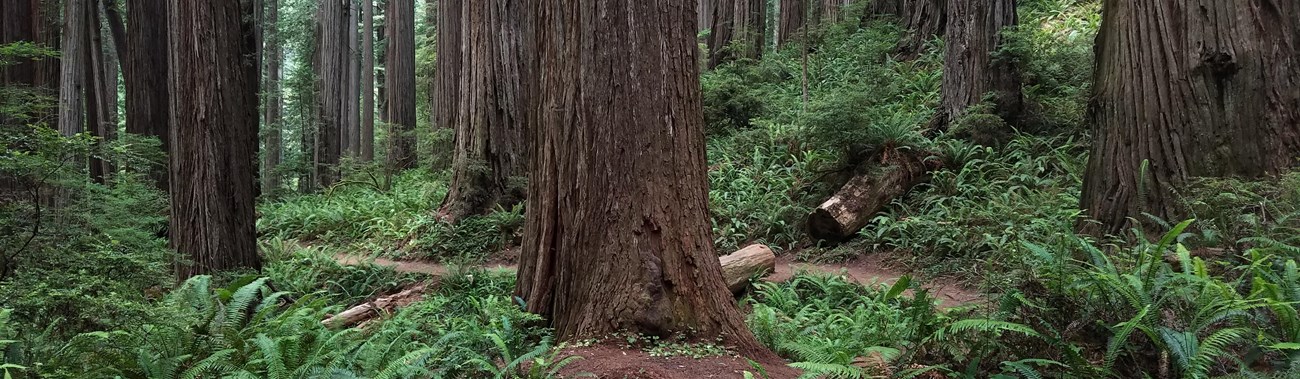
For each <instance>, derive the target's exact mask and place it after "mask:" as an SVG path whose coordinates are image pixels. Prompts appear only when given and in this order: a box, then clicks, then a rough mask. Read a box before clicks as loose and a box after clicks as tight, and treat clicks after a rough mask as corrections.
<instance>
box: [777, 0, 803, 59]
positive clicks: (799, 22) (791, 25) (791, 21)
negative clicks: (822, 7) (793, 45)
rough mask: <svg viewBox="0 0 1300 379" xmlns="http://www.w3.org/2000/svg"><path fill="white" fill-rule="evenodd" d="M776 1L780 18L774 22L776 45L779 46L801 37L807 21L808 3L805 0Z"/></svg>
mask: <svg viewBox="0 0 1300 379" xmlns="http://www.w3.org/2000/svg"><path fill="white" fill-rule="evenodd" d="M777 1H779V2H780V5H779V7H780V11H779V12H778V13H779V17H780V18H781V19H780V21H778V22H777V24H776V46H777V47H778V48H779V47H783V46H785V45H786V44H788V43H790V42H792V41H797V40H798V39H799V38H801V36H802V35H801V33H803V28H804V25H805V24H806V23H807V16H808V4H807V2H806V1H805V0H777Z"/></svg>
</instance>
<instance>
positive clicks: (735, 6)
mask: <svg viewBox="0 0 1300 379" xmlns="http://www.w3.org/2000/svg"><path fill="white" fill-rule="evenodd" d="M715 1H717V3H716V4H714V6H713V17H712V21H711V22H710V23H709V24H710V26H711V27H712V28H713V29H712V31H713V32H712V33H711V34H709V67H710V68H713V67H717V66H718V65H719V64H722V63H723V62H727V61H731V60H735V59H738V58H748V59H758V58H761V57H762V55H763V45H764V43H765V38H764V37H765V33H764V28H766V25H767V2H766V1H763V0H715Z"/></svg>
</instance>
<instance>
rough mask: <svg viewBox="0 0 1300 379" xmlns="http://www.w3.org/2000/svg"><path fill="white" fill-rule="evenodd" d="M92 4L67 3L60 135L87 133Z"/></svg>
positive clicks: (70, 0)
mask: <svg viewBox="0 0 1300 379" xmlns="http://www.w3.org/2000/svg"><path fill="white" fill-rule="evenodd" d="M88 1H89V0H66V1H64V10H63V54H62V59H61V60H62V62H61V69H60V71H59V132H60V133H62V134H63V135H64V136H68V137H71V136H74V135H76V134H77V133H81V132H83V131H85V130H86V118H85V113H84V111H85V91H86V75H85V70H86V68H88V67H90V64H89V62H87V59H86V56H87V54H86V51H87V49H89V48H90V47H89V46H88V45H89V44H90V38H88V37H87V36H88V34H87V33H89V32H90V31H89V30H88V29H89V28H87V27H86V17H87V16H88V14H87V12H86V10H87V9H88V8H87V7H86V4H87V2H88Z"/></svg>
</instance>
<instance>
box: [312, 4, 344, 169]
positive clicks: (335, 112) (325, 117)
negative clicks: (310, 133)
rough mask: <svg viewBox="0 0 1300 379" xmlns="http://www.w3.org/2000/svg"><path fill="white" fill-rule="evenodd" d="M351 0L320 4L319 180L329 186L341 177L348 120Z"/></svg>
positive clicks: (317, 154) (318, 48)
mask: <svg viewBox="0 0 1300 379" xmlns="http://www.w3.org/2000/svg"><path fill="white" fill-rule="evenodd" d="M348 10H349V7H348V0H324V1H321V2H320V4H319V5H318V8H317V13H316V25H317V30H318V31H319V34H318V35H317V38H316V40H317V44H316V83H317V91H316V98H317V105H316V106H317V111H318V113H319V116H317V122H319V124H317V125H319V127H318V128H317V130H316V138H317V140H316V167H315V172H316V182H317V186H319V187H321V188H328V187H330V186H332V185H334V183H335V182H337V181H338V180H339V171H338V170H339V167H338V166H339V157H340V156H341V155H342V149H343V141H344V140H345V138H344V135H343V130H344V128H345V127H346V126H345V125H344V124H346V123H347V121H348V118H347V109H348V107H347V101H346V100H345V99H346V98H347V96H345V94H346V93H347V91H348V85H347V84H348V67H349V64H348V52H347V47H348V30H350V28H348V27H347V24H348Z"/></svg>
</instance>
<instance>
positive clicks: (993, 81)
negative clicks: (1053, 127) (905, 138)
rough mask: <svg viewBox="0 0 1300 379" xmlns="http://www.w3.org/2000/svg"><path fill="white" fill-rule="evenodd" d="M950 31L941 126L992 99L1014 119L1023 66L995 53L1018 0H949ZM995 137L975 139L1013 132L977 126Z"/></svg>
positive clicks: (1000, 113) (938, 119)
mask: <svg viewBox="0 0 1300 379" xmlns="http://www.w3.org/2000/svg"><path fill="white" fill-rule="evenodd" d="M947 19H948V21H949V22H948V31H947V40H946V41H945V44H944V46H945V49H946V50H945V52H944V62H943V104H942V106H941V108H940V109H939V112H938V114H937V115H936V120H935V121H936V122H937V125H936V126H938V127H939V128H946V127H947V125H948V124H949V123H951V122H955V121H957V120H959V119H961V117H962V116H964V115H965V113H966V109H967V108H969V107H971V106H974V105H978V104H980V103H982V102H984V99H985V95H989V99H990V100H991V102H992V104H993V109H992V110H993V114H996V115H998V116H1000V117H1001V118H1002V120H1003V121H1005V122H1007V123H1008V124H1011V125H1016V124H1017V123H1018V121H1019V118H1020V112H1021V109H1022V108H1023V104H1024V96H1023V95H1022V93H1021V91H1020V70H1019V68H1018V67H1016V64H1015V62H1012V61H1010V60H1006V59H995V58H994V55H995V54H997V51H998V50H999V49H1000V48H1002V46H1003V44H1004V43H1005V42H1006V41H1005V38H1003V36H1002V31H1003V30H1004V29H1005V28H1008V27H1014V26H1015V25H1016V0H949V1H948V16H947ZM975 132H976V133H979V134H981V135H985V134H992V135H993V136H992V137H991V138H984V137H977V138H976V142H981V143H997V142H1001V141H998V140H999V139H1002V138H999V137H996V136H1010V135H1011V134H1012V133H1011V131H1010V130H1007V131H1005V132H1004V133H990V132H995V131H975Z"/></svg>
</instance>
